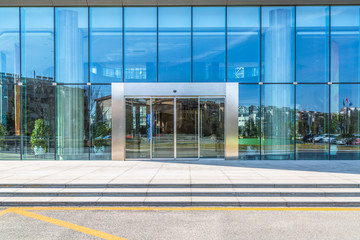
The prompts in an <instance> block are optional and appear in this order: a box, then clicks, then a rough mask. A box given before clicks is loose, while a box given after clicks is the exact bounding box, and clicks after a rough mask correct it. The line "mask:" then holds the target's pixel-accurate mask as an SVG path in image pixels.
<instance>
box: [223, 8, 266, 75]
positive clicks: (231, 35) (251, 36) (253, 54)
mask: <svg viewBox="0 0 360 240" xmlns="http://www.w3.org/2000/svg"><path fill="white" fill-rule="evenodd" d="M227 24H228V25H227V35H228V36H227V41H228V42H227V51H228V52H227V53H228V54H227V71H228V72H227V80H228V81H229V82H259V74H260V69H259V65H260V8H259V7H228V9H227Z"/></svg>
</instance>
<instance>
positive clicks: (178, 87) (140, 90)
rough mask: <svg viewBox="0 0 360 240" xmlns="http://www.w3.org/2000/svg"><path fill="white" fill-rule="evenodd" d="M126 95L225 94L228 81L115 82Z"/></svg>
mask: <svg viewBox="0 0 360 240" xmlns="http://www.w3.org/2000/svg"><path fill="white" fill-rule="evenodd" d="M112 85H113V86H114V85H118V86H117V87H119V88H123V89H124V90H123V92H124V96H125V97H127V96H132V97H142V96H159V97H161V96H167V97H171V96H173V97H176V96H225V95H226V83H113V84H112Z"/></svg>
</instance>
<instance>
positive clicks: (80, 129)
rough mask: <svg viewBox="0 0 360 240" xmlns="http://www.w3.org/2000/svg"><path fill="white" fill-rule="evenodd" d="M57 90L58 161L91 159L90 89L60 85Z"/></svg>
mask: <svg viewBox="0 0 360 240" xmlns="http://www.w3.org/2000/svg"><path fill="white" fill-rule="evenodd" d="M56 89H57V93H56V96H57V105H56V112H57V116H56V117H57V119H56V128H57V129H56V132H57V136H56V154H57V156H56V159H59V160H88V159H89V153H90V151H89V144H90V143H89V87H88V86H78V85H60V86H57V87H56Z"/></svg>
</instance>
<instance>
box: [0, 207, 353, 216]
mask: <svg viewBox="0 0 360 240" xmlns="http://www.w3.org/2000/svg"><path fill="white" fill-rule="evenodd" d="M6 210H8V211H7V212H14V211H18V210H19V211H42V210H63V211H79V210H80V211H81V210H83V211H92V210H104V211H359V212H360V208H339V207H12V208H8V209H6ZM6 210H4V211H6ZM4 211H3V212H4ZM1 213H2V212H0V215H1ZM5 213H6V212H5ZM5 213H4V214H5Z"/></svg>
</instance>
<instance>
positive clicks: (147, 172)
mask: <svg viewBox="0 0 360 240" xmlns="http://www.w3.org/2000/svg"><path fill="white" fill-rule="evenodd" d="M16 183H19V184H81V183H83V184H117V183H119V184H127V183H128V184H247V183H249V184H262V183H264V184H281V183H286V184H291V183H294V184H302V183H303V184H360V161H230V160H199V161H182V162H179V161H0V184H16Z"/></svg>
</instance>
